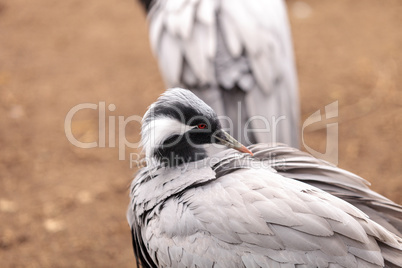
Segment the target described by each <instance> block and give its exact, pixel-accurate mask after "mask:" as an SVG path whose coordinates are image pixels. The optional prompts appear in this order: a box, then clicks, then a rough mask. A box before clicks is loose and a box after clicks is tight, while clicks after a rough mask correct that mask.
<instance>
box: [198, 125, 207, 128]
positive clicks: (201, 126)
mask: <svg viewBox="0 0 402 268" xmlns="http://www.w3.org/2000/svg"><path fill="white" fill-rule="evenodd" d="M197 128H198V129H206V128H207V125H206V124H198V125H197Z"/></svg>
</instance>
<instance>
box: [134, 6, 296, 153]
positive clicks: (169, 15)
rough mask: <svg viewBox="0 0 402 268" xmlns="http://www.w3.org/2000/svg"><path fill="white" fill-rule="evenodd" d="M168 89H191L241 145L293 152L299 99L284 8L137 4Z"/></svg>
mask: <svg viewBox="0 0 402 268" xmlns="http://www.w3.org/2000/svg"><path fill="white" fill-rule="evenodd" d="M140 2H141V3H142V4H143V6H144V8H145V10H146V11H147V14H148V15H147V17H148V22H149V37H150V42H151V46H152V49H153V52H154V55H155V56H156V57H157V60H158V63H159V68H160V71H161V73H162V75H163V78H164V81H165V83H166V85H167V86H168V87H176V86H180V87H184V88H188V89H190V90H191V91H192V92H193V93H195V94H196V95H197V96H198V97H200V98H201V99H202V100H204V101H205V102H206V103H207V104H208V105H209V106H211V107H212V108H213V109H214V110H215V111H216V113H217V114H218V116H220V121H221V124H222V125H223V127H224V128H225V129H227V130H228V132H229V133H231V134H232V135H233V136H234V137H235V138H236V139H238V140H239V141H241V142H243V143H245V144H253V143H256V142H283V143H286V144H289V145H291V146H293V147H299V132H300V131H299V120H300V119H299V117H300V111H299V95H298V87H297V76H296V71H295V63H294V57H293V47H292V39H291V34H290V28H289V23H288V18H287V13H286V6H285V3H284V1H283V0H270V1H266V0H255V1H244V0H168V1H165V0H140Z"/></svg>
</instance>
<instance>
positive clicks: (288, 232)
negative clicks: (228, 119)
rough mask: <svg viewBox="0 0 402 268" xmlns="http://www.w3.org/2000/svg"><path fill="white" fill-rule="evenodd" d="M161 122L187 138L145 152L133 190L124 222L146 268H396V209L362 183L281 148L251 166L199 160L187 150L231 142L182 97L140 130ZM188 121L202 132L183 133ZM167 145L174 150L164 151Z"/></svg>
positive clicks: (229, 154)
mask: <svg viewBox="0 0 402 268" xmlns="http://www.w3.org/2000/svg"><path fill="white" fill-rule="evenodd" d="M168 100H169V103H168V104H166V102H168ZM196 103H197V105H195V104H196ZM194 106H195V107H194ZM173 107H174V108H173ZM177 109H180V110H181V111H182V113H183V115H184V116H183V117H180V116H177V115H176V113H177ZM167 115H168V116H169V117H170V118H171V119H176V120H177V122H178V123H179V124H183V125H185V126H186V125H187V126H191V127H192V128H191V130H189V131H188V132H186V133H183V134H180V135H177V132H169V130H165V131H166V132H165V133H164V134H163V136H164V137H165V141H159V142H158V143H157V144H153V145H152V146H149V147H146V148H153V149H152V150H151V151H148V152H147V156H149V157H150V158H152V159H153V161H150V162H149V163H150V165H148V166H147V167H145V168H143V169H141V170H140V171H139V173H138V174H137V176H136V178H135V179H134V181H133V183H132V185H131V203H130V206H129V210H128V213H127V218H128V221H129V224H130V226H131V228H132V233H133V245H134V250H135V254H136V256H137V258H138V259H139V260H141V263H142V265H143V266H144V267H401V266H402V239H401V237H399V236H398V235H397V233H398V234H399V232H398V230H397V229H398V228H401V226H402V225H401V223H402V215H401V213H402V208H401V207H400V206H399V205H397V204H395V203H393V202H392V201H390V200H388V199H386V198H385V197H383V196H381V195H379V194H377V193H375V192H373V191H371V190H370V189H369V188H368V187H367V184H366V182H365V181H364V180H363V179H361V178H360V177H358V176H356V175H354V174H351V173H349V172H347V171H344V170H342V169H339V168H337V167H335V166H332V165H331V164H329V163H326V162H324V161H321V160H318V159H315V158H313V157H312V156H310V155H308V154H306V153H303V152H300V151H299V150H297V149H293V148H290V147H287V146H285V145H274V146H271V145H266V144H260V145H255V146H252V147H250V150H251V151H252V152H253V153H254V156H253V157H250V156H248V155H245V154H242V155H241V154H239V153H237V152H236V151H234V150H225V151H222V152H220V153H218V154H215V155H210V156H208V155H203V157H202V158H197V159H198V160H197V159H195V158H193V156H195V155H196V154H195V152H198V153H201V152H202V149H199V148H198V147H197V146H193V145H192V144H193V143H196V144H197V145H205V144H210V143H213V141H214V140H213V137H215V136H219V137H221V138H224V139H227V140H228V143H231V144H235V141H233V140H231V139H230V137H228V136H225V135H227V134H224V133H223V132H222V131H221V126H220V124H219V123H218V121H217V118H216V114H213V113H212V114H211V108H210V107H208V106H207V105H206V104H202V105H200V102H199V100H198V99H197V97H196V96H195V95H193V94H192V93H190V92H189V91H186V90H183V89H172V90H168V91H167V92H166V93H165V94H163V96H161V97H160V98H159V99H158V101H157V102H156V103H154V104H153V105H152V106H151V107H150V109H149V110H148V111H147V113H146V116H145V117H144V125H148V124H150V123H152V121H154V120H158V118H163V117H166V116H167ZM193 117H199V119H200V121H197V122H198V124H203V122H207V123H208V124H209V125H208V130H209V131H207V132H201V131H200V130H199V129H197V127H196V126H197V124H193V123H190V124H188V122H190V121H191V120H190V119H191V118H193ZM200 122H201V123H200ZM148 130H149V128H145V129H143V132H142V135H143V137H144V136H145V137H147V136H149V135H150V133H147V131H148ZM172 137H174V138H175V139H177V140H178V142H177V143H176V144H173V145H168V144H167V143H166V141H169V140H170V139H171V138H172ZM205 137H206V138H207V139H204V138H205ZM143 142H144V143H145V144H144V145H146V143H147V142H148V139H145V140H143ZM218 143H219V142H218ZM233 147H234V148H236V149H237V150H240V151H243V152H246V150H245V149H244V148H242V147H241V146H240V145H238V144H236V146H233ZM191 152H194V154H193V153H191ZM170 153H171V154H172V155H170ZM188 156H190V157H189V158H186V157H188ZM181 157H182V160H183V162H181V163H176V162H172V160H174V159H176V158H181ZM163 159H165V160H166V159H167V161H163ZM316 186H317V187H316ZM318 187H319V188H321V189H323V190H326V191H328V192H331V193H332V194H329V193H328V192H325V191H323V190H321V189H319V188H318ZM336 196H338V197H341V198H343V199H344V200H346V201H344V200H341V199H340V198H338V197H336ZM355 205H356V206H355ZM358 207H359V208H361V209H365V210H366V211H367V214H365V213H364V212H362V210H360V209H359V208H358ZM369 216H370V217H371V216H374V218H375V217H377V218H378V219H377V220H378V222H379V223H376V222H374V221H373V220H372V219H370V217H369ZM400 230H401V229H400Z"/></svg>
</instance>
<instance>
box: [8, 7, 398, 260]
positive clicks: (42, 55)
mask: <svg viewBox="0 0 402 268" xmlns="http://www.w3.org/2000/svg"><path fill="white" fill-rule="evenodd" d="M288 4H289V17H290V21H291V24H292V31H293V35H294V43H295V54H296V59H297V68H298V72H299V77H300V78H299V80H300V81H299V82H300V92H301V103H302V116H303V119H306V118H307V117H308V116H309V115H311V114H312V113H314V112H315V111H317V110H318V109H321V111H323V108H324V107H325V105H327V104H330V103H332V102H333V101H336V100H338V101H339V117H338V122H339V166H340V167H342V168H345V169H347V170H350V171H352V172H354V173H357V174H358V175H360V176H362V177H364V178H366V179H367V180H369V181H371V182H372V188H373V189H374V190H376V191H378V192H379V193H381V194H383V195H385V196H387V197H389V198H391V199H393V200H394V201H396V202H398V203H402V195H401V191H402V163H401V160H402V138H401V133H402V93H401V89H402V69H401V68H402V66H401V63H402V30H401V26H402V1H400V0H387V1H384V0H364V1H362V0H361V1H356V0H337V1H328V0H326V1H323V0H305V1H304V2H300V1H294V0H291V1H288ZM163 91H164V85H163V82H162V80H161V77H160V75H159V71H158V68H157V65H156V61H155V60H154V59H153V56H152V54H151V51H150V48H149V42H148V36H147V26H146V21H145V16H144V14H143V12H142V10H141V8H140V6H139V5H138V4H137V3H136V2H135V1H134V0H117V1H107V0H86V1H79V0H68V1H53V0H37V1H26V0H0V146H1V147H0V267H134V266H135V264H134V258H133V254H132V249H131V241H130V232H129V228H128V225H127V223H126V219H125V211H126V207H127V204H128V186H129V183H130V181H131V177H132V175H133V174H134V172H135V169H130V164H129V161H128V159H127V158H126V160H125V161H119V159H118V148H117V147H116V148H107V147H108V142H107V140H106V148H96V149H81V148H77V147H75V146H73V145H72V144H70V143H69V141H68V140H67V138H66V135H65V131H64V120H65V117H66V114H67V113H68V111H69V110H70V109H71V108H72V107H74V106H75V105H77V104H81V103H95V104H99V102H105V103H106V105H109V104H114V105H115V106H116V110H115V111H113V112H111V111H107V113H106V116H107V117H108V116H112V117H114V118H116V122H117V121H118V116H124V117H125V118H127V117H128V116H130V115H143V113H144V111H145V109H146V108H147V106H148V105H149V104H150V103H151V102H152V101H154V100H155V99H156V97H157V96H158V95H159V94H160V93H162V92H163ZM108 126H109V124H106V129H107V128H108ZM139 127H140V125H139V124H135V123H130V124H129V125H128V126H127V128H126V135H127V137H128V140H130V141H132V142H136V141H138V139H139ZM72 128H73V134H74V135H75V137H77V138H78V139H79V140H80V141H86V142H91V141H97V139H98V114H97V111H95V110H89V109H87V110H86V111H82V112H79V113H77V115H76V116H75V117H74V120H73V124H72ZM313 129H314V128H313ZM116 133H118V130H117V129H116ZM325 135H326V131H325V129H319V130H315V131H310V132H306V137H305V138H306V143H307V144H308V145H309V146H310V147H312V148H315V149H316V150H320V151H324V150H325ZM116 136H117V134H116ZM106 138H107V139H108V135H106ZM116 142H117V138H116ZM131 152H136V151H135V150H132V149H130V150H127V151H126V152H125V155H126V156H127V157H128V154H129V153H131Z"/></svg>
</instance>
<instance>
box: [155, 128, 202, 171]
mask: <svg viewBox="0 0 402 268" xmlns="http://www.w3.org/2000/svg"><path fill="white" fill-rule="evenodd" d="M154 157H155V158H156V159H157V160H158V161H159V162H160V163H162V164H164V165H167V166H171V167H172V166H179V165H181V164H184V163H189V162H194V161H198V160H202V159H204V158H206V157H207V152H206V150H205V149H204V148H203V147H202V146H200V145H198V146H197V145H194V144H193V145H191V144H190V143H189V141H188V138H187V137H185V136H178V135H175V136H172V137H171V138H169V139H167V140H166V141H165V142H164V143H163V144H162V145H161V146H160V147H159V148H158V149H157V150H155V153H154Z"/></svg>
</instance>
